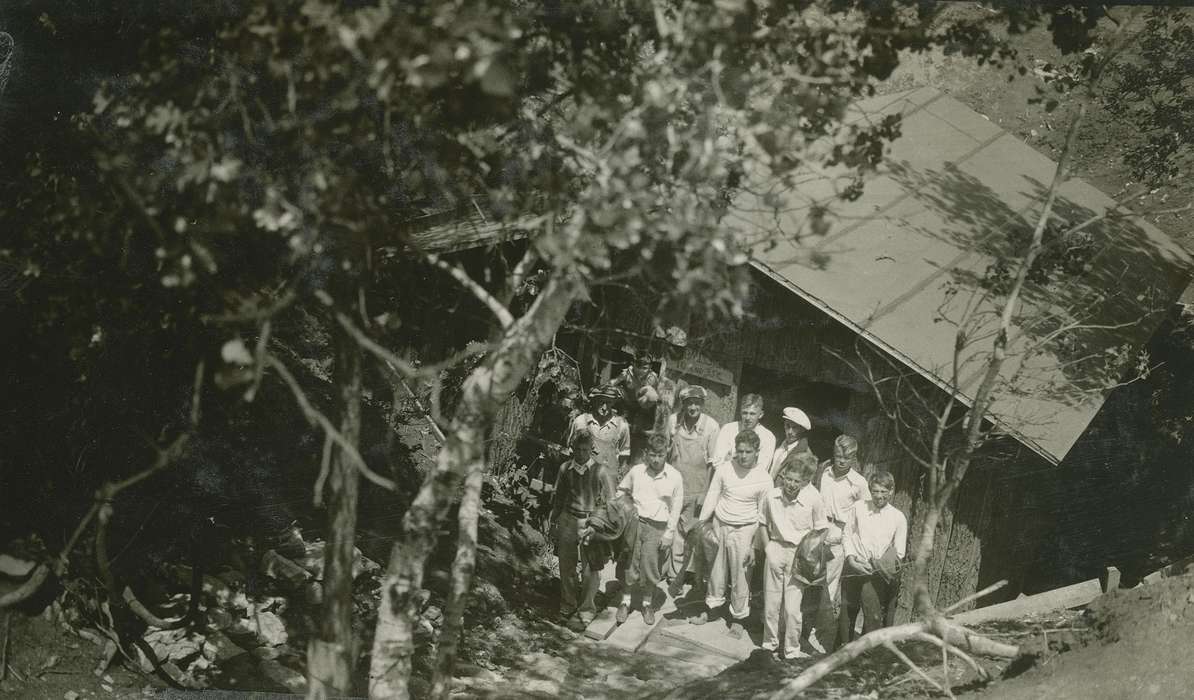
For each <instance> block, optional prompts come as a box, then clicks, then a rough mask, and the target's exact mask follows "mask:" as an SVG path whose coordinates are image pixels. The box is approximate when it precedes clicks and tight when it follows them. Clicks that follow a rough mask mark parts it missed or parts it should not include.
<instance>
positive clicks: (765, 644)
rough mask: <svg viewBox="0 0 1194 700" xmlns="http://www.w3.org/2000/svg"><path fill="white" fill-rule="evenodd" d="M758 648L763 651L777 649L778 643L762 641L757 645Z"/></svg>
mask: <svg viewBox="0 0 1194 700" xmlns="http://www.w3.org/2000/svg"><path fill="white" fill-rule="evenodd" d="M759 648H760V649H762V650H763V651H777V650H778V649H779V643H778V642H763V643H762V644H760V645H759Z"/></svg>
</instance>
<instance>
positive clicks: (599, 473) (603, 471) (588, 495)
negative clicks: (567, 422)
mask: <svg viewBox="0 0 1194 700" xmlns="http://www.w3.org/2000/svg"><path fill="white" fill-rule="evenodd" d="M569 447H570V448H571V449H572V458H571V459H570V460H568V461H567V462H565V463H564V464H563V465H562V466H561V467H560V472H559V475H558V476H557V477H556V488H555V496H554V498H553V500H552V505H551V520H550V522H551V524H552V530H553V535H554V537H553V538H552V539H553V540H554V542H555V544H556V554H557V555H558V556H559V558H560V616H561V617H562V618H563V619H564V620H565V621H569V620H570V618H572V616H573V615H576V616H577V618H578V621H577V622H578V627H579V629H582V630H583V629H584V628H585V626H587V625H588V623H589V622H591V621H592V620H593V617H594V616H595V615H596V606H595V604H594V596H595V595H596V593H597V588H598V586H599V585H600V572H599V571H594V570H593V568H592V567H591V566H589V565H588V563H587V562H585V561H584V559H585V557H582V556H581V555H580V547H581V541H580V531H581V530H582V529H583V528H584V527H585V525H586V524H587V521H588V519H589V517H590V516H591V515H592V514H593V512H594V511H596V510H597V509H598V508H600V507H601V506H603V505H605V503H607V502H609V500H610V499H611V498H613V495H614V476H613V474H612V473H611V472H610V471H609V469H608V468H606V467H605V466H604V465H602V464H600V463H598V462H597V460H596V459H594V458H593V436H592V435H591V434H590V433H589V432H588V431H586V430H582V431H579V432H577V433H576V434H575V435H573V436H572V442H571V443H570V444H569ZM578 564H582V565H583V566H582V571H581V573H580V575H579V577H578V575H577V570H576V569H577V565H578Z"/></svg>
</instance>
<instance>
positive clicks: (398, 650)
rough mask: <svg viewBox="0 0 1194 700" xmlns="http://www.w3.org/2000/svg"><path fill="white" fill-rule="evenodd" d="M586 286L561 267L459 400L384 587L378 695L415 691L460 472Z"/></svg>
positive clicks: (373, 681) (470, 466) (372, 681)
mask: <svg viewBox="0 0 1194 700" xmlns="http://www.w3.org/2000/svg"><path fill="white" fill-rule="evenodd" d="M582 288H583V284H582V282H581V280H580V278H579V276H577V275H576V274H568V273H566V272H559V273H557V275H556V276H554V277H552V278H551V280H550V281H549V282H548V283H547V285H546V286H545V287H544V289H543V291H542V292H541V293H540V294H539V296H538V297H537V298H536V299H535V301H534V303H532V304H531V307H530V308H529V309H528V310H527V312H526V314H525V315H524V316H522V317H521V318H519V319H518V320H516V321H515V322H514V324H513V325H511V326H510V327H509V328H508V329H507V330H506V331H505V333H504V335H503V337H502V340H501V342H500V343H499V345H498V347H497V349H495V350H494V351H492V352H491V353H490V356H489V358H488V361H487V362H486V363H485V364H484V365H483V366H481V367H479V368H477V369H476V370H473V372H472V374H470V375H469V377H468V379H466V380H465V383H464V388H463V392H462V396H461V399H460V404H459V406H458V408H457V409H456V414H455V416H454V417H453V420H452V425H451V429H450V430H449V431H447V433H446V434H445V437H446V438H447V439H446V442H445V443H444V446H443V448H442V449H441V450H440V452H439V455H438V456H437V457H436V463H435V465H434V466H433V467H432V469H431V471H430V473H428V475H427V477H426V478H425V479H424V481H423V484H422V486H421V487H420V489H419V493H418V495H416V496H415V500H414V502H413V503H411V506H410V508H409V509H408V510H407V512H406V515H405V517H404V518H403V529H402V535H401V536H400V537H399V539H398V541H397V542H395V543H394V547H393V549H392V550H391V552H390V561H389V564H388V566H387V569H386V579H385V581H384V582H383V585H382V593H381V602H380V605H379V608H378V618H377V631H376V633H375V634H374V639H373V654H372V659H371V666H370V669H369V696H370V697H371V698H379V699H380V698H384V699H386V700H389V699H390V698H408V697H410V670H411V657H412V655H413V654H414V626H415V621H416V619H417V617H418V614H419V607H420V600H421V596H420V594H419V592H420V589H421V588H422V585H423V575H424V570H425V567H426V563H427V558H428V556H429V555H430V554H431V552H432V550H433V549H434V548H435V545H436V541H437V540H438V537H439V529H440V527H441V525H442V524H443V521H444V520H445V518H446V517H447V513H448V506H449V504H450V503H451V500H452V498H453V496H454V495H455V494H456V490H457V487H458V486H459V485H460V481H461V478H462V477H464V476H465V475H467V474H469V473H471V472H473V471H478V470H481V469H483V466H484V457H485V435H486V433H487V431H488V430H489V428H490V426H492V424H493V420H494V416H495V415H496V414H497V411H498V409H499V408H500V407H501V405H502V403H504V402H505V401H506V400H507V399H508V398H509V397H510V395H511V394H512V393H513V392H514V390H515V389H516V388H517V387H518V385H519V383H521V382H522V380H523V378H525V377H526V375H527V374H528V373H529V372H530V370H531V368H532V367H534V366H535V362H536V361H537V359H538V357H539V355H540V354H541V353H542V351H543V350H544V348H546V347H547V346H548V345H549V344H550V342H551V339H552V338H553V337H554V336H555V333H556V331H557V330H559V327H560V325H561V324H562V323H563V321H564V317H565V315H566V314H567V313H568V309H569V308H570V307H571V306H572V302H573V301H574V300H575V299H576V298H577V296H578V295H579V293H580V291H581V289H582Z"/></svg>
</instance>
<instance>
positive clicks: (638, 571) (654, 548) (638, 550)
mask: <svg viewBox="0 0 1194 700" xmlns="http://www.w3.org/2000/svg"><path fill="white" fill-rule="evenodd" d="M666 529H667V523H661V522H656V521H654V520H647V519H646V518H639V519H638V542H637V543H635V546H634V552H633V556H632V557H631V559H630V566H629V567H628V570H627V572H626V585H627V591H626V592H630V591H633V590H635V589H636V588H637V589H638V590H640V591H642V592H643V595H644V600H651V596H652V595H653V594H654V589H655V587H656V586H657V585H659V581H660V580H661V579H662V578H663V576H662V572H661V566H660V564H661V563H662V561H661V560H662V559H663V558H664V557H669V558H670V557H671V554H672V552H671V549H668V550H667V551H661V550H660V549H659V544H660V542H661V541H662V540H663V531H664V530H666Z"/></svg>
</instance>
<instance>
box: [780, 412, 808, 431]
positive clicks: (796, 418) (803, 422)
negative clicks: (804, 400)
mask: <svg viewBox="0 0 1194 700" xmlns="http://www.w3.org/2000/svg"><path fill="white" fill-rule="evenodd" d="M784 420H790V421H792V422H793V423H795V424H796V425H799V426H800V427H802V428H804V429H805V430H812V429H813V423H812V421H810V420H809V419H808V415H807V414H805V412H804V411H801V410H800V409H799V408H795V407H793V406H788V407H787V408H785V409H784Z"/></svg>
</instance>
